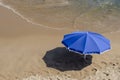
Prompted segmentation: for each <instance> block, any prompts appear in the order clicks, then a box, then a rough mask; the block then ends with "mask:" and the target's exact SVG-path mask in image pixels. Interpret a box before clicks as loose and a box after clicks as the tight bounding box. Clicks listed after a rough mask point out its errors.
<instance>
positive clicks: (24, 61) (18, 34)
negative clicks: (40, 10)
mask: <svg viewBox="0 0 120 80" xmlns="http://www.w3.org/2000/svg"><path fill="white" fill-rule="evenodd" d="M71 31H74V30H70V29H65V30H54V29H49V28H44V27H41V26H37V25H33V24H31V23H29V22H27V21H26V20H24V19H22V18H21V17H19V16H18V15H16V14H14V13H13V12H12V11H11V10H8V9H6V8H3V7H0V80H120V49H119V48H120V36H119V35H120V32H119V31H118V32H112V33H104V34H103V35H104V36H106V37H107V38H109V39H110V40H111V46H112V49H111V50H110V51H108V52H106V53H105V54H102V55H92V58H89V59H90V60H91V62H89V64H88V65H86V64H87V63H85V66H81V65H80V66H81V67H79V66H78V64H79V62H75V64H76V65H74V63H73V62H69V61H68V62H67V63H66V64H65V63H64V62H61V61H57V59H56V58H55V57H58V56H56V55H57V54H59V55H61V54H60V53H67V50H66V49H65V48H64V47H63V45H62V44H61V40H62V38H63V35H64V34H66V33H70V32H71ZM50 53H51V54H50ZM54 53H56V55H55V54H54ZM63 55H64V54H63ZM63 55H62V56H63ZM64 57H66V56H64ZM70 57H71V56H69V57H67V58H68V59H69V58H70ZM46 58H48V59H46ZM53 58H55V59H53ZM58 58H59V59H61V57H58ZM70 59H71V58H70ZM78 59H79V58H78ZM65 60H66V59H65ZM76 60H77V59H76ZM47 62H48V64H47ZM46 65H47V66H46ZM65 65H68V66H66V67H65ZM48 66H49V67H48ZM60 66H61V67H60ZM59 69H60V70H59Z"/></svg>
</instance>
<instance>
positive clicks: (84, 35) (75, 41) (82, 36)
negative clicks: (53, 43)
mask: <svg viewBox="0 0 120 80" xmlns="http://www.w3.org/2000/svg"><path fill="white" fill-rule="evenodd" d="M84 36H85V35H84ZM84 36H81V38H82V37H84ZM81 38H80V39H81ZM78 40H79V39H78ZM78 40H76V41H75V42H77V41H78ZM73 44H75V43H72V44H71V45H73ZM71 45H69V47H68V48H70V46H71Z"/></svg>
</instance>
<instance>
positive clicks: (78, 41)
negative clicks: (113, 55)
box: [62, 31, 110, 55]
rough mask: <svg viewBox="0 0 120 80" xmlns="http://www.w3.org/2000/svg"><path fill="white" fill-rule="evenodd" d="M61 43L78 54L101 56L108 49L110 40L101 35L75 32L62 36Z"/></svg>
mask: <svg viewBox="0 0 120 80" xmlns="http://www.w3.org/2000/svg"><path fill="white" fill-rule="evenodd" d="M62 43H63V44H64V45H65V46H66V47H67V48H68V49H69V50H70V51H74V52H77V53H79V54H84V55H87V54H101V53H102V52H104V51H106V50H109V49H110V40H108V39H107V38H105V37H104V36H102V35H101V34H98V33H95V32H88V31H83V32H82V31H76V32H72V33H70V34H66V35H64V38H63V40H62Z"/></svg>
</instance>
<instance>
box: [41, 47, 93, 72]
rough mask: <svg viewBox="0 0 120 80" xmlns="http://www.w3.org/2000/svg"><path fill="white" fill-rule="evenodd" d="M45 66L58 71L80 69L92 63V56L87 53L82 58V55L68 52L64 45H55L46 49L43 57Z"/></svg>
mask: <svg viewBox="0 0 120 80" xmlns="http://www.w3.org/2000/svg"><path fill="white" fill-rule="evenodd" d="M43 60H44V62H45V63H46V66H47V67H51V68H55V69H58V70H60V71H69V70H81V69H83V68H85V67H87V66H89V65H90V64H91V63H92V56H91V55H87V56H86V60H84V58H83V55H80V54H77V53H74V52H70V51H69V50H68V49H66V48H65V47H57V48H55V49H52V50H50V51H47V52H46V54H45V56H44V57H43Z"/></svg>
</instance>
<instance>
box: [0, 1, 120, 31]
mask: <svg viewBox="0 0 120 80" xmlns="http://www.w3.org/2000/svg"><path fill="white" fill-rule="evenodd" d="M0 5H1V6H4V7H6V8H8V9H11V10H12V11H13V12H15V13H16V14H18V15H19V16H21V17H22V18H23V19H25V20H26V21H28V22H31V23H32V24H34V25H39V26H40V27H44V28H49V29H56V30H63V29H76V30H86V31H95V32H101V33H104V32H114V31H119V30H120V0H0Z"/></svg>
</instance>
